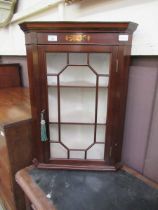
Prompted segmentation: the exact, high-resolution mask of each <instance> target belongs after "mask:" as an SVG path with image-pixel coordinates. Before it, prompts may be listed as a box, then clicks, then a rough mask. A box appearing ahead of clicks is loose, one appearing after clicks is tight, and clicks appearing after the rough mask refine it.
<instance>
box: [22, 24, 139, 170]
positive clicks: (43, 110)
mask: <svg viewBox="0 0 158 210" xmlns="http://www.w3.org/2000/svg"><path fill="white" fill-rule="evenodd" d="M20 27H21V29H22V30H23V31H24V32H25V38H26V49H27V60H28V69H29V81H30V93H31V107H32V116H33V126H34V128H33V137H34V141H35V142H36V148H35V152H36V157H35V160H34V164H35V165H36V166H37V167H39V168H54V169H68V170H69V169H75V170H113V171H115V170H116V169H117V168H118V166H119V163H120V161H121V147H122V140H123V127H124V117H125V106H126V94H127V85H128V67H129V61H130V52H131V43H132V34H133V32H134V31H135V30H136V28H137V24H136V23H133V22H25V23H22V24H20ZM45 129H46V130H45ZM41 135H42V136H41ZM43 137H44V138H43Z"/></svg>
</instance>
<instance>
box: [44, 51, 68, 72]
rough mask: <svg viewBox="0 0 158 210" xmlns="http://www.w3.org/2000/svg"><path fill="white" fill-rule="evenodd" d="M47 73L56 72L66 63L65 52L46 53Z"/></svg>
mask: <svg viewBox="0 0 158 210" xmlns="http://www.w3.org/2000/svg"><path fill="white" fill-rule="evenodd" d="M46 62H47V73H51V74H58V73H59V72H60V71H61V70H62V69H63V68H64V67H65V66H66V65H67V54H66V53H47V54H46Z"/></svg>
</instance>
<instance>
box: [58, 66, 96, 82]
mask: <svg viewBox="0 0 158 210" xmlns="http://www.w3.org/2000/svg"><path fill="white" fill-rule="evenodd" d="M60 83H61V85H72V86H82V85H83V86H89V85H93V86H94V85H96V75H95V74H94V73H93V72H92V71H91V69H90V68H89V67H86V66H69V67H67V68H66V69H65V70H64V72H62V73H61V75H60Z"/></svg>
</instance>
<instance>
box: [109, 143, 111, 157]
mask: <svg viewBox="0 0 158 210" xmlns="http://www.w3.org/2000/svg"><path fill="white" fill-rule="evenodd" d="M111 156H112V146H111V147H110V151H109V157H110V158H111Z"/></svg>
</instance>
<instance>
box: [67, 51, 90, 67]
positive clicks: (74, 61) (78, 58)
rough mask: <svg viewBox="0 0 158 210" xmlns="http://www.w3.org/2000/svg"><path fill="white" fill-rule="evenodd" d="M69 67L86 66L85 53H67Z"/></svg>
mask: <svg viewBox="0 0 158 210" xmlns="http://www.w3.org/2000/svg"><path fill="white" fill-rule="evenodd" d="M69 64H70V65H86V64H87V53H69Z"/></svg>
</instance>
